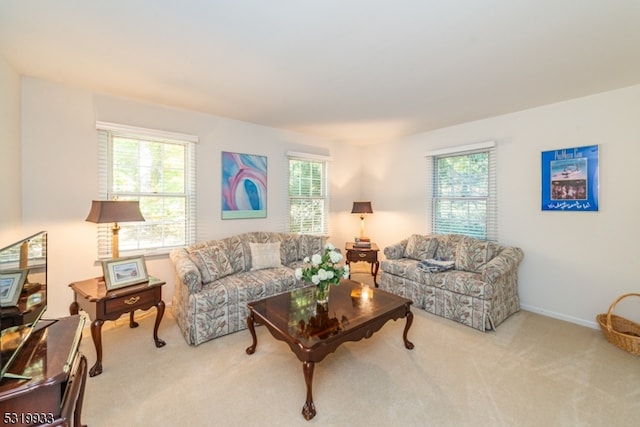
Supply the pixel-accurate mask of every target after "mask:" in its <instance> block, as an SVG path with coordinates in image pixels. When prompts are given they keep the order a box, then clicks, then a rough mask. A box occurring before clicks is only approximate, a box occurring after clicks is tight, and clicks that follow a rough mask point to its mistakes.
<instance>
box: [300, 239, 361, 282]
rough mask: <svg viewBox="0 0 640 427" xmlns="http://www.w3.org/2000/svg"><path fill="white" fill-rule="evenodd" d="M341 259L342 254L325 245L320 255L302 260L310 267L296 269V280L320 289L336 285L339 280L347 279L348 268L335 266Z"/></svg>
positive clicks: (333, 247)
mask: <svg viewBox="0 0 640 427" xmlns="http://www.w3.org/2000/svg"><path fill="white" fill-rule="evenodd" d="M342 258H343V257H342V254H341V253H340V252H339V251H338V250H336V248H335V246H333V245H332V244H331V243H327V244H326V245H325V247H324V253H323V254H322V255H320V254H314V255H313V256H312V257H311V258H309V257H305V258H304V260H303V262H304V263H305V264H311V265H309V266H308V267H304V268H296V271H295V275H296V279H298V280H304V281H305V282H308V283H313V284H314V285H316V286H318V287H321V288H322V287H324V288H326V287H328V285H338V284H339V283H340V279H348V278H349V266H348V265H343V266H342V267H338V266H337V264H338V263H339V262H340V261H342Z"/></svg>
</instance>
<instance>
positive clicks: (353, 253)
mask: <svg viewBox="0 0 640 427" xmlns="http://www.w3.org/2000/svg"><path fill="white" fill-rule="evenodd" d="M345 249H346V250H347V261H346V262H347V265H349V264H350V263H352V262H360V261H364V262H368V263H370V264H371V275H372V276H373V284H374V285H375V286H376V288H377V287H378V282H377V280H376V276H377V275H378V269H379V268H380V262H379V261H378V252H379V251H380V249H378V245H376V244H375V243H371V247H370V248H363V247H359V246H354V244H353V242H347V244H346V245H345ZM349 277H351V275H349Z"/></svg>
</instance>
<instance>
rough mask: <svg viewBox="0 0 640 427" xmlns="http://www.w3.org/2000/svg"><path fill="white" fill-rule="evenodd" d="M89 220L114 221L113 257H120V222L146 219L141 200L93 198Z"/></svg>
mask: <svg viewBox="0 0 640 427" xmlns="http://www.w3.org/2000/svg"><path fill="white" fill-rule="evenodd" d="M86 220H87V221H88V222H94V223H96V224H104V223H109V222H112V223H113V227H112V228H111V233H112V234H111V255H112V256H113V258H114V259H115V258H120V249H119V245H120V244H119V241H118V232H119V231H120V225H118V223H119V222H133V221H144V217H143V216H142V213H141V212H140V202H138V201H124V200H93V201H92V202H91V211H89V215H88V216H87V219H86Z"/></svg>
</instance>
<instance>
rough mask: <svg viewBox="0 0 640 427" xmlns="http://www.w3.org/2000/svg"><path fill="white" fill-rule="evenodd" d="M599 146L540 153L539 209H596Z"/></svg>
mask: <svg viewBox="0 0 640 427" xmlns="http://www.w3.org/2000/svg"><path fill="white" fill-rule="evenodd" d="M598 188H599V184H598V146H597V145H589V146H585V147H575V148H563V149H560V150H553V151H543V152H542V210H543V211H597V210H598V192H599V190H598Z"/></svg>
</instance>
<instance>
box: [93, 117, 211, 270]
mask: <svg viewBox="0 0 640 427" xmlns="http://www.w3.org/2000/svg"><path fill="white" fill-rule="evenodd" d="M97 128H98V145H99V154H98V156H99V167H98V169H99V192H100V194H99V198H100V199H102V200H113V199H118V200H138V201H139V202H140V211H141V212H142V215H143V216H144V218H145V221H144V222H132V223H121V224H119V225H120V227H121V229H120V233H119V239H120V253H121V256H123V255H125V256H126V255H132V254H135V253H146V254H148V253H149V252H153V251H158V252H168V251H169V250H170V249H171V248H174V247H177V246H184V245H188V244H191V243H194V242H195V234H196V233H195V230H196V197H195V189H196V185H195V183H196V164H195V148H196V147H195V142H197V140H198V139H197V137H195V136H192V135H183V134H178V133H171V132H163V131H155V130H151V129H143V128H135V127H130V126H122V125H116V124H110V123H98V124H97ZM111 252H112V250H111V224H99V225H98V257H99V258H108V257H110V255H111ZM127 252H129V253H128V254H127Z"/></svg>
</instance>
